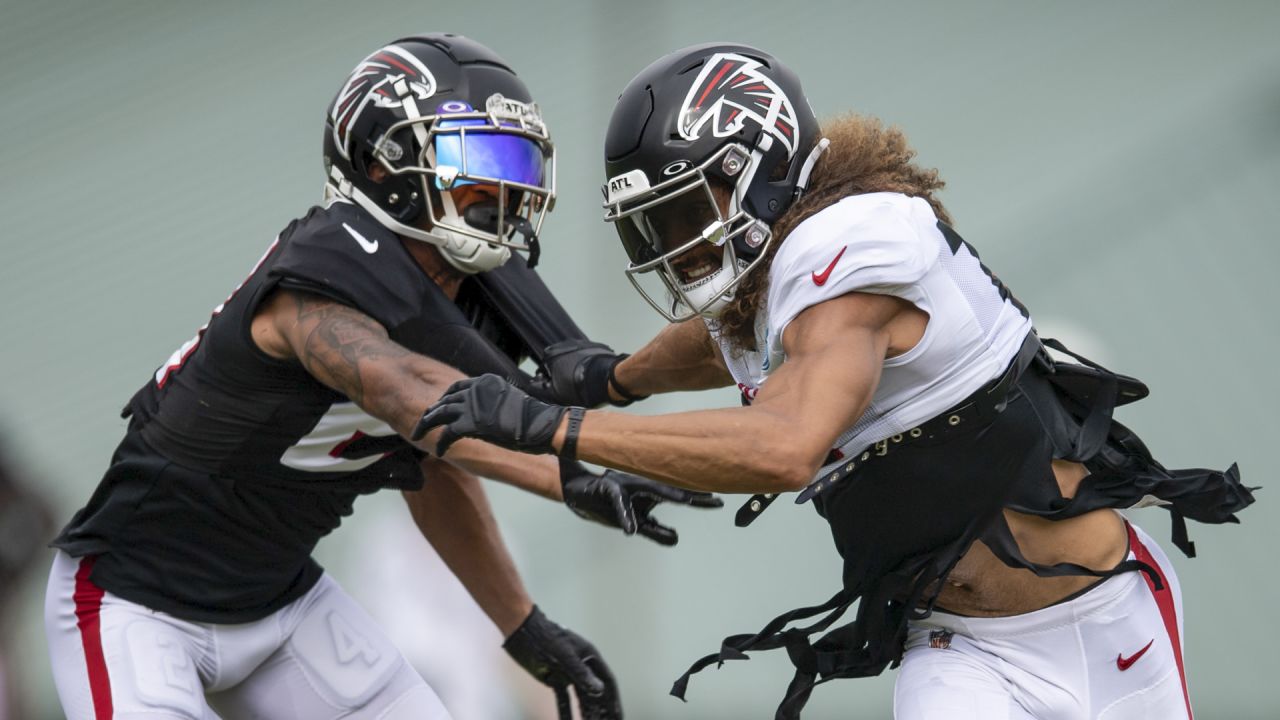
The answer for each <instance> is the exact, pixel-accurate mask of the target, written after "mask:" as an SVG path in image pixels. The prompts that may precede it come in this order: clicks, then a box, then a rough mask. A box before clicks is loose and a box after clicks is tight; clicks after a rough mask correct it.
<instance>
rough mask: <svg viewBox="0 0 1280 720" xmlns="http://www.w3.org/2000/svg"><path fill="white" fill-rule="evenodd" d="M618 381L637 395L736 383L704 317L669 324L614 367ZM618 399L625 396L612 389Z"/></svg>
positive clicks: (701, 388) (612, 394)
mask: <svg viewBox="0 0 1280 720" xmlns="http://www.w3.org/2000/svg"><path fill="white" fill-rule="evenodd" d="M614 376H615V377H616V378H617V381H618V382H619V383H621V384H622V386H623V387H625V388H626V389H627V390H629V391H630V392H631V393H632V394H634V395H653V394H655V393H665V392H678V391H685V390H710V389H712V388H720V387H727V386H729V385H732V384H733V376H732V375H730V374H729V370H728V369H727V368H726V367H725V364H724V358H723V357H722V356H721V354H720V348H718V347H716V344H715V341H714V340H712V339H711V333H710V332H708V331H707V324H706V323H705V322H704V321H703V320H702V318H692V319H690V320H685V321H684V322H681V323H676V324H673V325H668V326H667V327H665V328H663V329H662V332H659V333H658V334H657V336H655V337H654V338H653V340H650V341H649V342H648V343H647V344H645V346H644V347H642V348H640V349H639V350H637V351H636V352H635V354H634V355H632V356H631V357H629V358H627V359H626V360H623V361H622V362H621V363H619V364H618V366H617V367H616V368H615V369H614ZM610 396H611V397H612V398H613V399H614V400H621V399H623V398H622V397H621V396H620V395H618V393H617V391H616V390H614V389H613V388H610Z"/></svg>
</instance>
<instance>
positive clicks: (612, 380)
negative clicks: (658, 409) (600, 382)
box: [605, 353, 649, 407]
mask: <svg viewBox="0 0 1280 720" xmlns="http://www.w3.org/2000/svg"><path fill="white" fill-rule="evenodd" d="M629 357H631V356H630V355H628V354H626V353H623V354H621V355H619V356H618V357H617V358H616V359H615V360H614V361H613V362H612V363H610V364H609V378H608V385H606V386H605V388H606V390H607V389H608V388H610V387H612V388H613V389H614V390H615V391H616V392H617V393H618V394H619V395H621V396H622V402H613V401H612V400H610V401H609V402H610V403H612V404H613V405H616V406H618V407H626V406H628V405H630V404H631V403H633V402H635V401H637V400H644V399H645V398H647V397H649V396H648V395H636V394H635V393H633V392H631V391H630V390H628V389H626V388H625V387H623V385H622V383H620V382H618V376H617V374H616V373H615V370H616V369H617V367H618V365H620V364H621V363H622V361H623V360H626V359H627V358H629Z"/></svg>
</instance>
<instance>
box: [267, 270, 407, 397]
mask: <svg viewBox="0 0 1280 720" xmlns="http://www.w3.org/2000/svg"><path fill="white" fill-rule="evenodd" d="M292 295H293V298H294V303H295V308H296V310H297V318H298V324H299V325H300V326H301V327H302V328H303V330H304V332H305V333H306V338H305V340H304V343H303V347H302V352H300V353H299V358H298V359H299V360H301V361H302V365H303V367H305V368H306V369H307V372H309V373H311V374H312V375H313V376H315V377H316V379H318V380H320V381H322V382H324V383H325V384H327V385H329V386H330V387H333V388H335V389H337V390H339V391H341V392H342V393H344V394H345V395H346V396H347V397H349V398H351V400H352V401H353V402H355V403H356V404H358V405H359V404H361V403H363V401H364V392H365V383H364V378H363V377H362V375H361V372H360V364H361V363H362V362H365V363H370V362H377V361H379V360H383V359H395V358H401V357H405V356H407V355H411V354H412V353H410V352H409V351H408V350H406V349H405V348H403V347H401V346H400V345H397V344H396V343H395V342H393V341H392V340H391V338H390V337H388V336H387V331H386V329H385V328H383V327H382V326H381V325H379V324H378V323H377V322H376V321H375V320H373V319H372V318H370V317H369V316H368V315H365V314H364V313H362V312H360V311H358V310H355V309H353V308H350V307H347V306H346V305H342V304H341V303H337V302H334V301H332V300H328V299H324V298H319V297H315V296H308V295H304V294H302V293H292Z"/></svg>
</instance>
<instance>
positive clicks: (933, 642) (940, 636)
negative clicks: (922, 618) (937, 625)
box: [929, 630, 955, 650]
mask: <svg viewBox="0 0 1280 720" xmlns="http://www.w3.org/2000/svg"><path fill="white" fill-rule="evenodd" d="M952 635H955V633H953V632H950V631H948V630H934V631H933V632H931V633H929V647H931V648H934V649H935V650H946V649H947V648H949V647H951V636H952Z"/></svg>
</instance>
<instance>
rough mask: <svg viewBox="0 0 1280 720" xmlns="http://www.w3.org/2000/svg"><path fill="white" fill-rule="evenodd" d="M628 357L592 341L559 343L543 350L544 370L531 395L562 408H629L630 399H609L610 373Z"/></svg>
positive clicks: (534, 383)
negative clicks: (573, 406)
mask: <svg viewBox="0 0 1280 720" xmlns="http://www.w3.org/2000/svg"><path fill="white" fill-rule="evenodd" d="M626 357H627V356H626V355H619V354H618V353H615V352H614V351H613V350H612V349H610V348H609V346H608V345H604V344H601V343H597V342H591V341H590V340H564V341H562V342H558V343H556V344H554V345H551V346H550V347H548V348H547V349H546V350H545V351H544V353H543V356H542V360H541V363H542V367H543V371H542V372H540V373H538V376H537V377H535V378H534V379H533V384H532V385H531V386H530V388H529V393H530V394H531V395H533V396H534V397H536V398H538V399H539V400H546V401H548V402H555V403H559V404H561V405H581V406H582V407H599V406H600V405H604V404H605V403H612V404H614V405H617V406H619V407H622V406H624V405H630V404H631V401H630V400H623V401H621V402H614V401H613V400H612V399H611V398H610V397H609V374H610V373H611V372H612V371H613V368H614V366H616V365H617V364H618V363H620V362H622V361H623V359H625V358H626Z"/></svg>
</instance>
